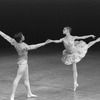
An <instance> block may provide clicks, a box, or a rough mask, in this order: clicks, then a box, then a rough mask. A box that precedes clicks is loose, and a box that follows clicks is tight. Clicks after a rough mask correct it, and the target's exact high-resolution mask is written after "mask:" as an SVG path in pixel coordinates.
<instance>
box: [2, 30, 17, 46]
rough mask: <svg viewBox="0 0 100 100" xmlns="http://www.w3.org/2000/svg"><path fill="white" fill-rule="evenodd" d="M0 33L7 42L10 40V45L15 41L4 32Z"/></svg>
mask: <svg viewBox="0 0 100 100" xmlns="http://www.w3.org/2000/svg"><path fill="white" fill-rule="evenodd" d="M0 35H1V36H2V37H3V38H4V39H6V40H7V41H8V42H10V43H11V44H12V45H13V43H14V42H16V41H15V39H13V38H11V37H10V36H8V35H6V34H5V33H3V32H2V31H0Z"/></svg>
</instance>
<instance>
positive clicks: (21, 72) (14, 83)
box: [11, 65, 25, 100]
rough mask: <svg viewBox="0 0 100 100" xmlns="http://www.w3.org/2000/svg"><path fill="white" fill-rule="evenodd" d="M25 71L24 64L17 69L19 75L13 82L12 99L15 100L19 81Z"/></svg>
mask: <svg viewBox="0 0 100 100" xmlns="http://www.w3.org/2000/svg"><path fill="white" fill-rule="evenodd" d="M24 71H25V66H24V65H19V68H18V71H17V76H16V78H15V80H14V82H13V90H12V94H11V100H14V97H15V92H16V89H17V86H18V83H19V81H20V79H21V77H22V75H23V73H24Z"/></svg>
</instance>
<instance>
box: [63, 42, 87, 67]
mask: <svg viewBox="0 0 100 100" xmlns="http://www.w3.org/2000/svg"><path fill="white" fill-rule="evenodd" d="M87 50H88V45H87V44H86V43H85V42H84V41H76V42H75V47H74V49H69V48H66V49H65V50H64V51H63V57H62V61H63V63H64V64H66V65H71V64H72V63H73V62H76V63H77V62H79V61H80V60H81V59H82V58H83V57H85V55H86V53H87Z"/></svg>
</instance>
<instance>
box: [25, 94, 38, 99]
mask: <svg viewBox="0 0 100 100" xmlns="http://www.w3.org/2000/svg"><path fill="white" fill-rule="evenodd" d="M27 97H28V98H37V97H38V96H37V95H34V94H31V95H27Z"/></svg>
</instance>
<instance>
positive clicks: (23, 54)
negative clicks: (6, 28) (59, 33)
mask: <svg viewBox="0 0 100 100" xmlns="http://www.w3.org/2000/svg"><path fill="white" fill-rule="evenodd" d="M0 35H1V36H2V37H3V38H4V39H6V40H7V41H8V42H10V43H11V45H13V46H14V47H15V49H16V51H17V53H18V55H19V59H18V66H19V68H18V71H17V76H16V78H15V80H14V82H13V91H12V94H11V97H10V100H14V97H15V92H16V88H17V86H18V83H19V81H20V79H21V77H22V76H24V83H25V86H26V89H27V97H37V95H34V94H32V92H31V88H30V82H29V73H28V50H33V49H37V48H39V47H41V46H44V45H46V44H47V43H49V40H47V41H46V42H44V43H39V44H35V45H28V44H26V43H25V42H23V41H24V40H25V37H24V35H23V34H22V33H18V34H15V35H14V38H11V37H10V36H8V35H6V34H5V33H3V32H1V31H0Z"/></svg>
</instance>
